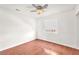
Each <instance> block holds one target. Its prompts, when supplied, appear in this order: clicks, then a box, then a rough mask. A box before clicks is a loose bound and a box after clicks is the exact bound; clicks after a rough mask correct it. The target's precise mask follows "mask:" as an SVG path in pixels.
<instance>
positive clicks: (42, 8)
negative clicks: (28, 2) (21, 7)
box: [31, 4, 48, 14]
mask: <svg viewBox="0 0 79 59" xmlns="http://www.w3.org/2000/svg"><path fill="white" fill-rule="evenodd" d="M32 6H33V7H35V10H32V11H31V12H37V14H42V13H43V12H44V11H45V9H46V8H47V7H48V4H44V5H41V4H32Z"/></svg>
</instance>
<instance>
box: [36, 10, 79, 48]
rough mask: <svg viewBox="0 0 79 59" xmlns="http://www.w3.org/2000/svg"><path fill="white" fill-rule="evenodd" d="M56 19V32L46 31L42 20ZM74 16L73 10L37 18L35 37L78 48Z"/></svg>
mask: <svg viewBox="0 0 79 59" xmlns="http://www.w3.org/2000/svg"><path fill="white" fill-rule="evenodd" d="M46 20H49V21H50V20H57V26H58V29H57V30H58V33H50V32H46V31H45V29H44V21H46ZM76 22H77V19H76V16H75V14H74V11H73V10H70V11H66V12H63V13H57V14H52V15H49V16H46V17H41V18H37V33H38V34H37V38H40V39H47V40H49V41H53V42H56V43H59V44H63V45H67V46H71V47H74V48H79V46H78V45H77V34H76V33H77V32H76V29H77V28H76V25H77V24H76Z"/></svg>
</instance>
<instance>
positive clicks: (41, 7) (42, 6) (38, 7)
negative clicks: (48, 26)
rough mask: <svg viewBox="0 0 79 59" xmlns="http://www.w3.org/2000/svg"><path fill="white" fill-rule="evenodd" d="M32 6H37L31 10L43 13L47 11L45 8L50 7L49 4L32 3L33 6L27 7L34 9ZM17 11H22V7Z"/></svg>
mask: <svg viewBox="0 0 79 59" xmlns="http://www.w3.org/2000/svg"><path fill="white" fill-rule="evenodd" d="M32 7H34V8H35V10H31V11H30V12H36V13H37V14H39V15H40V14H42V13H43V12H45V9H46V8H47V7H48V4H32V6H31V8H25V9H27V10H29V9H32ZM16 11H22V10H21V9H18V8H17V9H16Z"/></svg>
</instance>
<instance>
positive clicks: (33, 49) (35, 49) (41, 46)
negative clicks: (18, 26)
mask: <svg viewBox="0 0 79 59" xmlns="http://www.w3.org/2000/svg"><path fill="white" fill-rule="evenodd" d="M45 49H46V50H45ZM50 54H52V55H54V54H55V55H56V54H57V55H79V50H78V49H75V48H71V47H67V46H64V45H60V44H56V43H53V42H48V41H44V40H40V39H36V40H33V41H31V42H27V43H24V44H21V45H19V46H16V47H13V48H9V49H6V50H4V51H1V52H0V55H50Z"/></svg>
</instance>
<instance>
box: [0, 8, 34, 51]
mask: <svg viewBox="0 0 79 59" xmlns="http://www.w3.org/2000/svg"><path fill="white" fill-rule="evenodd" d="M34 39H35V20H34V19H32V18H30V17H28V16H27V17H26V15H23V14H20V13H17V12H14V11H12V10H10V9H7V8H0V51H1V50H4V49H8V48H11V47H14V46H17V45H20V44H23V43H26V42H28V41H31V40H34Z"/></svg>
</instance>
